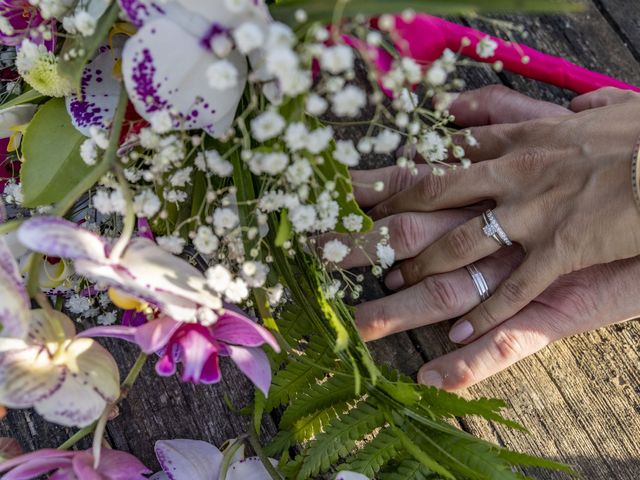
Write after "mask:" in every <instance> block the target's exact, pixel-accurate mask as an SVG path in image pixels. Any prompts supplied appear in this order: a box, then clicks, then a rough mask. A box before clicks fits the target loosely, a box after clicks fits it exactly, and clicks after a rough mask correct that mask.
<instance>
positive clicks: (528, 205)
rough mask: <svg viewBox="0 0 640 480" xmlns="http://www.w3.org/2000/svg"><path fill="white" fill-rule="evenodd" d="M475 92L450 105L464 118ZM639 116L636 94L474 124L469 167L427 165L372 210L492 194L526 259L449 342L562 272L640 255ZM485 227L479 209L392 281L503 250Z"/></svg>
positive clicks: (520, 304)
mask: <svg viewBox="0 0 640 480" xmlns="http://www.w3.org/2000/svg"><path fill="white" fill-rule="evenodd" d="M505 95H507V94H506V93H505ZM592 95H593V94H592ZM625 95H626V94H625ZM465 97H466V98H465ZM469 98H472V99H473V101H477V98H476V96H474V94H473V93H472V94H471V97H470V96H469V94H467V95H464V94H463V95H462V97H461V98H460V99H459V100H458V102H456V104H455V105H454V106H453V107H452V110H453V111H454V112H456V111H460V113H459V114H458V115H457V116H458V119H460V115H461V114H464V108H461V105H464V104H468V103H469ZM577 103H578V104H579V103H580V102H579V101H578V102H577ZM584 103H585V104H586V105H587V106H591V102H589V101H585V102H584ZM575 105H576V102H574V106H575ZM585 108H586V107H585ZM576 109H577V110H579V109H580V108H579V105H578V107H576ZM480 110H482V108H481V109H480ZM494 116H495V115H494ZM516 117H517V115H516ZM488 120H489V121H491V120H492V119H491V115H489V116H488ZM638 120H640V101H639V100H637V97H632V99H631V100H630V101H627V102H624V103H618V104H614V105H611V106H606V107H602V108H598V109H593V110H585V111H582V112H580V113H577V114H575V115H561V116H555V117H550V118H549V117H548V118H541V119H533V120H527V121H524V122H519V123H510V124H499V125H489V126H481V127H476V128H473V129H472V131H473V134H474V136H475V137H476V138H477V139H478V141H479V147H478V148H475V149H474V150H473V151H471V152H470V155H471V156H472V159H473V160H474V161H475V162H476V163H474V164H473V165H472V166H471V167H470V169H468V170H458V171H454V172H449V173H447V174H446V175H445V176H441V177H440V176H434V175H431V174H429V173H428V172H424V175H423V176H422V177H421V178H420V180H419V181H418V182H416V183H415V184H414V185H412V186H411V187H410V188H408V189H406V190H404V191H400V192H398V193H397V194H395V195H393V196H391V197H390V198H388V199H387V200H384V201H381V202H380V203H378V204H377V205H376V206H375V207H374V208H373V210H372V212H371V213H372V216H373V217H374V218H384V217H388V216H391V215H397V214H400V213H403V212H432V211H437V210H442V209H451V208H457V207H464V206H467V205H471V204H474V203H476V202H479V201H483V200H494V201H495V202H496V204H497V206H496V208H495V209H494V211H495V215H496V217H497V219H498V221H499V222H500V224H501V226H502V227H503V229H504V230H505V231H506V233H507V235H508V236H509V238H510V239H511V240H512V241H513V242H517V243H518V244H520V245H521V246H522V247H523V248H524V251H525V252H526V257H525V259H524V261H523V263H522V265H521V266H519V267H518V268H517V269H516V270H515V271H514V272H513V273H512V274H511V275H510V276H509V277H508V278H506V279H505V280H504V281H503V282H502V283H501V284H500V285H499V286H497V289H496V291H495V293H494V294H493V295H492V296H491V298H489V299H488V300H487V301H485V302H483V303H481V304H480V305H478V306H477V307H476V308H475V309H473V310H472V311H471V312H469V313H468V314H467V315H466V316H465V317H464V318H462V319H461V320H460V321H459V322H458V323H457V324H456V325H455V326H454V327H453V329H452V330H451V332H450V337H451V339H452V340H453V341H455V342H457V343H468V342H471V341H473V340H475V339H477V338H478V337H480V336H481V335H483V334H484V333H486V332H488V331H489V330H491V329H493V328H494V327H496V326H497V325H499V324H500V323H502V322H504V321H505V320H507V319H508V318H511V317H513V316H514V315H515V314H516V313H518V312H519V311H520V310H522V309H523V308H524V307H525V306H527V305H528V304H529V303H531V302H532V301H533V300H534V299H535V298H536V297H538V296H539V295H540V294H541V293H542V292H544V291H545V290H546V289H547V288H548V287H549V286H550V285H551V284H552V283H553V282H554V281H555V280H556V279H557V278H558V277H560V276H561V275H564V274H567V273H570V272H574V271H577V270H581V269H584V268H586V267H589V266H592V265H596V264H601V263H608V262H612V261H616V260H621V259H626V258H631V257H635V256H637V255H639V254H640V211H638V209H637V206H636V205H635V203H634V199H633V193H632V188H631V166H630V163H631V157H632V153H633V150H634V146H635V143H636V141H637V138H638V135H640V127H638V124H639V122H638ZM516 121H517V120H516ZM483 225H484V223H483V220H482V218H481V217H480V216H477V217H475V218H473V219H472V220H470V221H468V222H467V223H465V224H463V225H461V226H459V227H456V228H455V229H453V230H452V231H450V232H449V233H447V234H445V235H444V236H443V237H442V238H440V239H439V240H437V241H436V242H434V243H433V244H431V245H430V246H428V247H427V248H426V249H424V250H423V251H422V252H421V253H420V254H418V255H417V256H415V257H414V258H412V259H409V260H406V261H404V262H403V263H402V264H401V266H400V269H398V270H395V271H392V272H391V273H390V274H389V275H388V277H387V285H388V286H389V287H390V288H394V289H397V288H401V287H407V286H411V285H415V284H417V283H418V282H420V281H421V280H423V279H424V278H426V277H430V276H434V275H437V274H442V273H445V272H452V271H454V270H456V269H460V268H462V267H464V266H465V265H469V264H471V263H473V262H476V261H478V260H480V259H482V258H485V257H487V256H489V255H491V254H493V253H495V252H497V251H498V250H499V249H500V245H499V244H498V243H497V242H496V241H495V240H494V239H493V238H491V237H488V236H485V234H484V233H483V230H482V227H483Z"/></svg>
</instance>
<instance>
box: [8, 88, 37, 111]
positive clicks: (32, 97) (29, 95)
mask: <svg viewBox="0 0 640 480" xmlns="http://www.w3.org/2000/svg"><path fill="white" fill-rule="evenodd" d="M44 99H45V97H44V95H42V94H41V93H40V92H39V91H37V90H36V89H34V88H32V89H31V90H27V91H26V92H23V93H22V94H20V95H18V96H17V97H15V98H12V99H11V100H9V101H8V102H6V103H3V104H2V106H0V111H2V110H6V109H7V108H11V107H15V106H17V105H24V104H25V103H40V102H42V101H43V100H44Z"/></svg>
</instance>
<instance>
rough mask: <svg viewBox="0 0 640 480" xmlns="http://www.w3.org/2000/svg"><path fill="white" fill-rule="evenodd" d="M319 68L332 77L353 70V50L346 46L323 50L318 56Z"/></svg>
mask: <svg viewBox="0 0 640 480" xmlns="http://www.w3.org/2000/svg"><path fill="white" fill-rule="evenodd" d="M320 67H321V68H322V69H323V70H326V71H328V72H329V73H332V74H334V75H337V74H339V73H342V72H345V71H347V70H351V69H352V68H353V50H352V49H351V47H348V46H347V45H336V46H334V47H329V48H325V49H324V50H323V51H322V55H321V56H320Z"/></svg>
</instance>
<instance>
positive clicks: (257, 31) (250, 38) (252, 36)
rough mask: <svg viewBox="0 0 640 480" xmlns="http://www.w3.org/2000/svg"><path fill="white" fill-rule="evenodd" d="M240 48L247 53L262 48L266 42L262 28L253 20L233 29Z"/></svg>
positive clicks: (234, 37)
mask: <svg viewBox="0 0 640 480" xmlns="http://www.w3.org/2000/svg"><path fill="white" fill-rule="evenodd" d="M233 39H234V40H235V42H236V46H237V47H238V50H240V51H241V52H242V53H244V54H245V55H246V54H248V53H250V52H251V51H253V50H255V49H256V48H260V47H261V46H262V44H263V43H264V34H263V33H262V29H261V28H260V27H259V26H258V25H256V24H255V23H253V22H245V23H243V24H242V25H240V26H239V27H238V28H236V29H235V30H234V31H233Z"/></svg>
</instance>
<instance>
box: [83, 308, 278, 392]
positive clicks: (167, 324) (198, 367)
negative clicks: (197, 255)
mask: <svg viewBox="0 0 640 480" xmlns="http://www.w3.org/2000/svg"><path fill="white" fill-rule="evenodd" d="M82 335H83V336H87V337H115V338H120V339H123V340H127V341H130V342H134V343H136V344H138V345H139V346H140V348H141V349H142V350H143V351H144V352H146V353H154V352H159V351H162V354H161V356H160V360H158V362H157V363H156V371H157V372H158V374H159V375H162V376H169V375H173V374H174V373H175V372H176V364H177V363H178V362H181V363H182V364H183V370H182V380H183V381H185V382H187V381H189V382H193V383H205V384H209V383H217V382H219V381H220V379H221V372H220V366H219V357H221V356H223V357H230V358H231V360H233V362H234V363H235V364H236V365H237V366H238V368H239V369H240V370H241V371H242V373H244V374H245V375H246V376H247V377H248V378H249V379H250V380H251V381H252V382H253V383H254V384H255V385H256V387H257V388H259V389H260V390H261V391H262V392H263V393H264V394H265V395H267V394H268V392H269V386H270V385H271V367H270V365H269V359H268V358H267V355H266V354H265V353H264V352H263V351H262V350H261V349H260V348H259V347H260V346H262V345H264V344H265V343H267V344H269V345H270V346H271V348H273V349H274V350H275V351H276V352H279V351H280V346H279V345H278V343H277V342H276V340H275V338H274V337H273V335H272V334H271V333H269V331H268V330H266V329H265V328H264V327H261V326H260V325H258V324H257V323H255V322H253V321H252V320H251V319H249V318H247V317H245V316H244V315H242V314H240V313H237V312H235V311H233V310H231V309H226V310H225V311H224V313H222V314H221V315H220V316H219V317H218V319H217V321H216V322H215V323H214V324H213V325H210V326H204V325H200V324H197V323H180V322H177V321H175V320H173V319H171V318H169V317H161V318H159V319H158V320H152V321H151V322H149V323H146V324H145V325H142V326H140V327H127V326H117V325H115V326H107V327H96V328H91V329H89V330H86V331H84V332H83V333H82Z"/></svg>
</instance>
